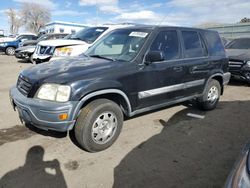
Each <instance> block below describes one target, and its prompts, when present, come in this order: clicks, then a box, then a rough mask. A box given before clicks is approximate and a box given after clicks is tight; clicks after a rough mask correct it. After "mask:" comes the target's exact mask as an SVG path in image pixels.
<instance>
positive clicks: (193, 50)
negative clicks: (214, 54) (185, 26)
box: [182, 31, 207, 58]
mask: <svg viewBox="0 0 250 188" xmlns="http://www.w3.org/2000/svg"><path fill="white" fill-rule="evenodd" d="M182 38H183V43H184V57H185V58H196V57H205V56H207V50H206V46H205V43H204V41H203V40H202V39H201V37H200V35H199V33H198V32H196V31H182Z"/></svg>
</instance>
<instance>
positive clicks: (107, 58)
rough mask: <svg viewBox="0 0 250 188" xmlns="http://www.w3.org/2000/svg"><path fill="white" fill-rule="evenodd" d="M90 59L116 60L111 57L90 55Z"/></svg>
mask: <svg viewBox="0 0 250 188" xmlns="http://www.w3.org/2000/svg"><path fill="white" fill-rule="evenodd" d="M89 57H96V58H100V59H106V60H111V61H115V59H112V58H110V57H105V56H101V55H90V56H89Z"/></svg>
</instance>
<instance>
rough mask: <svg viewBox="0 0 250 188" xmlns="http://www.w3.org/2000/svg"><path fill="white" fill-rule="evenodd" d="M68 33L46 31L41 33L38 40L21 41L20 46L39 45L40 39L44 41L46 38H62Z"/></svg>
mask: <svg viewBox="0 0 250 188" xmlns="http://www.w3.org/2000/svg"><path fill="white" fill-rule="evenodd" d="M67 35H69V34H67V33H46V34H43V35H41V36H40V37H39V38H38V39H36V40H26V41H24V42H21V43H20V44H19V47H22V46H34V45H37V43H38V42H40V41H44V40H53V39H62V38H65V37H66V36H67Z"/></svg>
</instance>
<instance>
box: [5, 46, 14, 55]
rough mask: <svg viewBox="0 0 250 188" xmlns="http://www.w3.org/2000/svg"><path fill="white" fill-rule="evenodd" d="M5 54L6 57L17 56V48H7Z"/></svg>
mask: <svg viewBox="0 0 250 188" xmlns="http://www.w3.org/2000/svg"><path fill="white" fill-rule="evenodd" d="M5 54H6V55H14V54H15V48H13V47H8V48H6V50H5Z"/></svg>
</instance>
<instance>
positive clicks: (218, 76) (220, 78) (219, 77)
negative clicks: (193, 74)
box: [203, 73, 224, 95]
mask: <svg viewBox="0 0 250 188" xmlns="http://www.w3.org/2000/svg"><path fill="white" fill-rule="evenodd" d="M212 79H214V80H217V81H218V82H219V83H220V86H221V95H223V93H224V85H223V74H222V73H216V74H213V75H212V76H210V77H209V78H208V79H207V82H206V85H205V87H204V91H203V93H204V92H205V90H206V88H207V85H208V83H209V81H210V80H212Z"/></svg>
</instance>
